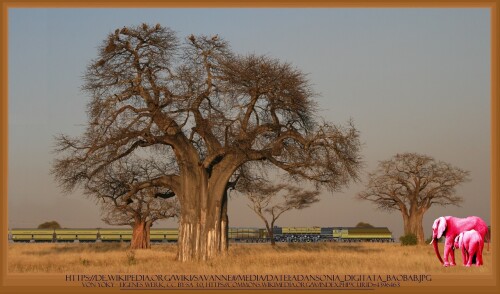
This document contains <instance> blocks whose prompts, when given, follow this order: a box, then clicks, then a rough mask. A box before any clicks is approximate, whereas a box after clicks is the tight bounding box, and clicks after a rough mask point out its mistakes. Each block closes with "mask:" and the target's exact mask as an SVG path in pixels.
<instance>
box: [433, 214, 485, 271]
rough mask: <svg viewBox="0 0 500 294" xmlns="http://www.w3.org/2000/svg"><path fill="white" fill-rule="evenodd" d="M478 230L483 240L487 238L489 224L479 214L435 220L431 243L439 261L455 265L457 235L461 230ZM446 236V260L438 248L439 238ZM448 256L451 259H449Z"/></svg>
mask: <svg viewBox="0 0 500 294" xmlns="http://www.w3.org/2000/svg"><path fill="white" fill-rule="evenodd" d="M469 230H476V231H477V232H478V233H479V235H481V238H482V239H483V240H486V238H485V237H486V235H487V233H488V226H487V225H486V223H485V222H484V221H483V220H482V219H481V218H480V217H477V216H469V217H466V218H458V217H453V216H442V217H440V218H438V219H436V220H435V221H434V224H433V225H432V241H431V244H433V245H434V251H436V255H437V257H438V259H439V261H440V262H441V263H442V264H443V265H444V266H449V265H455V252H454V250H453V242H454V241H455V237H456V236H458V234H460V233H461V232H464V231H469ZM443 235H444V236H445V237H446V239H445V243H444V262H443V259H442V258H441V255H440V254H439V249H438V244H437V243H438V241H437V240H438V239H439V238H441V236H443ZM448 256H449V257H450V261H448Z"/></svg>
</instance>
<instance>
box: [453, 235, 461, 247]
mask: <svg viewBox="0 0 500 294" xmlns="http://www.w3.org/2000/svg"><path fill="white" fill-rule="evenodd" d="M459 242H460V235H458V236H456V237H455V240H453V247H455V249H458V248H460V243H459Z"/></svg>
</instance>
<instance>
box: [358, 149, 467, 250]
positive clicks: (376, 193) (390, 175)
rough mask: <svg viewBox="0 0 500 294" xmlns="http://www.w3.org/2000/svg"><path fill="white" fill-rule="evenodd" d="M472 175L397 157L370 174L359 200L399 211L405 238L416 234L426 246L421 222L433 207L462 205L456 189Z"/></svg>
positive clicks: (410, 156) (426, 159)
mask: <svg viewBox="0 0 500 294" xmlns="http://www.w3.org/2000/svg"><path fill="white" fill-rule="evenodd" d="M468 176H469V172H468V171H464V170H462V169H460V168H457V167H454V166H452V165H451V164H449V163H445V162H441V161H436V160H435V159H434V158H432V157H430V156H427V155H422V154H417V153H403V154H397V155H395V156H394V157H392V158H391V159H389V160H384V161H381V162H380V163H379V165H378V168H377V170H375V171H374V172H373V173H370V174H369V181H368V183H367V184H366V188H365V190H364V191H362V192H360V193H359V194H358V197H359V198H360V199H364V200H368V201H371V202H373V203H375V205H377V207H378V208H379V209H382V210H388V211H393V210H399V211H400V212H401V214H402V216H403V222H404V233H405V235H408V234H414V235H415V236H417V240H418V243H420V244H423V243H424V242H425V240H424V229H423V227H422V220H423V216H424V214H425V212H426V211H427V210H428V209H429V208H430V207H431V206H433V205H442V206H446V205H459V204H460V203H461V202H462V197H460V196H457V195H455V193H456V190H455V187H456V186H458V185H459V184H461V183H463V182H465V181H467V180H468Z"/></svg>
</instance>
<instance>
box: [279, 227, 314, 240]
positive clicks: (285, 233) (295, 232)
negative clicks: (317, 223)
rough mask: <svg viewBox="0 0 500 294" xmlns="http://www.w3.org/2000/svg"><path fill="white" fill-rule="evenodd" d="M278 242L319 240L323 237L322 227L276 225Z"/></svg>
mask: <svg viewBox="0 0 500 294" xmlns="http://www.w3.org/2000/svg"><path fill="white" fill-rule="evenodd" d="M273 235H274V240H275V241H276V242H283V243H284V242H292V243H296V242H306V243H310V242H318V241H320V239H321V228H320V227H274V228H273Z"/></svg>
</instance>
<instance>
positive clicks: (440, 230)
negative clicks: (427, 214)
mask: <svg viewBox="0 0 500 294" xmlns="http://www.w3.org/2000/svg"><path fill="white" fill-rule="evenodd" d="M437 221H438V224H437V238H438V239H439V238H441V236H443V233H444V230H446V219H445V218H444V217H440V218H438V219H437Z"/></svg>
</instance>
